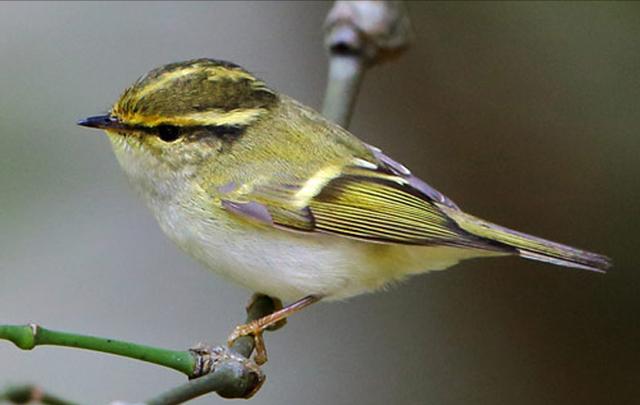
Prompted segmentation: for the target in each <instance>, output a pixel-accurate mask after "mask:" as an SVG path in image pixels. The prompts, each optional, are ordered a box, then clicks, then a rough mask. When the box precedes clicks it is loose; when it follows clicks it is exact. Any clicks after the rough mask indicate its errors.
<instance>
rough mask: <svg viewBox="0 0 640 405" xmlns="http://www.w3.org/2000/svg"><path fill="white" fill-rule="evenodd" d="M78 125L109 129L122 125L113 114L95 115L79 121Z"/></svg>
mask: <svg viewBox="0 0 640 405" xmlns="http://www.w3.org/2000/svg"><path fill="white" fill-rule="evenodd" d="M78 125H82V126H83V127H89V128H100V129H109V128H117V127H120V123H119V122H118V120H117V119H116V118H114V117H112V116H111V115H109V114H107V115H95V116H93V117H89V118H85V119H83V120H80V121H78Z"/></svg>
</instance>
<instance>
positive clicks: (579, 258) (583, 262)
mask: <svg viewBox="0 0 640 405" xmlns="http://www.w3.org/2000/svg"><path fill="white" fill-rule="evenodd" d="M448 211H449V212H448V214H449V216H450V217H451V218H452V219H453V220H454V221H455V222H456V223H457V224H458V226H459V227H460V228H462V229H463V230H464V231H466V232H468V233H470V234H472V235H474V236H477V237H480V238H482V239H484V240H489V241H490V242H493V243H495V244H497V245H498V246H499V245H502V246H505V247H508V248H512V249H515V253H517V254H518V255H519V256H521V257H524V258H525V259H530V260H537V261H541V262H546V263H552V264H556V265H559V266H566V267H574V268H578V269H585V270H591V271H596V272H600V273H604V272H605V271H606V270H607V269H609V268H610V267H611V259H609V258H608V257H606V256H603V255H599V254H596V253H591V252H587V251H585V250H580V249H576V248H573V247H571V246H567V245H562V244H560V243H556V242H551V241H549V240H545V239H542V238H538V237H535V236H531V235H527V234H525V233H521V232H518V231H514V230H511V229H508V228H505V227H502V226H500V225H496V224H492V223H490V222H487V221H484V220H482V219H479V218H476V217H474V216H472V215H469V214H466V213H464V212H462V211H458V210H448Z"/></svg>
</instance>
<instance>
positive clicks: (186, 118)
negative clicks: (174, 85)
mask: <svg viewBox="0 0 640 405" xmlns="http://www.w3.org/2000/svg"><path fill="white" fill-rule="evenodd" d="M265 112H266V110H265V109H264V108H252V109H238V110H231V111H224V110H219V109H213V110H208V111H202V112H195V113H189V114H184V115H172V116H162V115H142V114H129V115H127V116H126V121H127V123H129V124H132V125H143V126H145V127H155V126H158V125H175V126H179V127H184V126H192V125H193V126H214V127H215V126H229V125H241V126H245V125H249V124H251V123H252V122H253V121H255V120H256V119H258V118H259V117H260V116H261V115H262V114H264V113H265Z"/></svg>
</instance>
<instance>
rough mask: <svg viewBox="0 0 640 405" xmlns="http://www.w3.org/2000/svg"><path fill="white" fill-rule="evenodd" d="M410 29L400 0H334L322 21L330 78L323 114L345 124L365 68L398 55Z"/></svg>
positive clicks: (404, 44)
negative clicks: (324, 19)
mask: <svg viewBox="0 0 640 405" xmlns="http://www.w3.org/2000/svg"><path fill="white" fill-rule="evenodd" d="M409 32H410V24H409V18H408V15H407V12H406V8H405V7H404V4H403V3H402V2H400V1H374V0H366V1H336V3H335V5H334V6H333V8H332V9H331V11H330V12H329V15H328V16H327V19H326V21H325V37H324V43H325V47H326V48H327V50H328V51H329V75H328V76H329V77H328V80H327V89H326V92H325V98H324V103H323V106H322V112H323V114H324V115H325V116H326V117H327V118H329V119H330V120H332V121H334V122H336V123H337V124H339V125H341V126H342V127H345V128H346V127H348V126H349V121H350V119H351V114H352V113H353V106H354V105H355V100H356V97H357V95H358V90H359V88H360V83H361V82H362V78H363V76H364V73H365V71H366V69H367V68H369V67H371V66H373V65H375V64H378V63H381V62H383V61H385V60H389V59H392V58H393V57H395V56H397V55H399V54H400V53H401V52H402V51H403V50H404V49H405V48H406V47H407V45H408V43H409V36H410V35H409Z"/></svg>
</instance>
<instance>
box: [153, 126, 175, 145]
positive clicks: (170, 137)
mask: <svg viewBox="0 0 640 405" xmlns="http://www.w3.org/2000/svg"><path fill="white" fill-rule="evenodd" d="M157 130H158V138H160V139H161V140H162V141H164V142H173V141H175V140H177V139H178V138H180V128H178V127H176V126H174V125H160V126H159V127H158V129H157Z"/></svg>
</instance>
